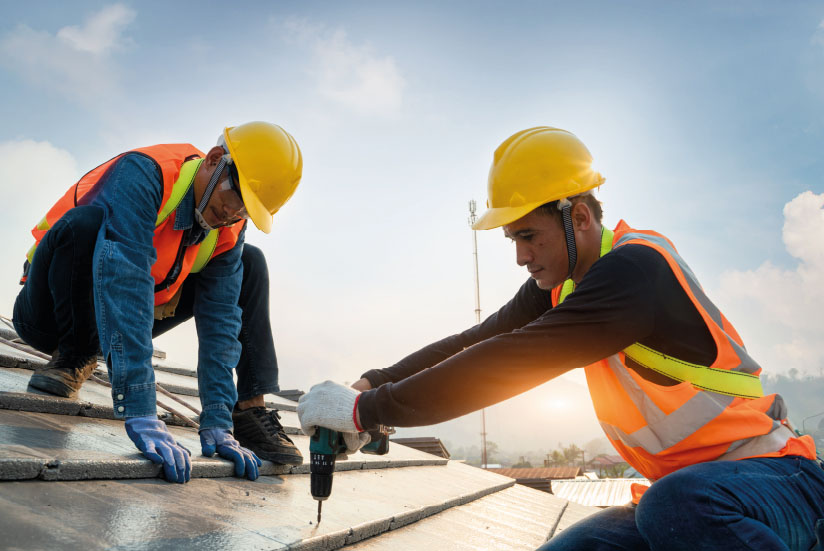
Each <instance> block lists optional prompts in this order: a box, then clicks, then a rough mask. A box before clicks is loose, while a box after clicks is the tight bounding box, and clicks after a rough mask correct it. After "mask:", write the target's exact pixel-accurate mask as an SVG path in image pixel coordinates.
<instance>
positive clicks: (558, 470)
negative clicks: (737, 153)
mask: <svg viewBox="0 0 824 551" xmlns="http://www.w3.org/2000/svg"><path fill="white" fill-rule="evenodd" d="M487 470H488V471H490V472H493V473H497V474H502V475H504V476H508V477H509V478H514V479H516V480H519V479H522V478H524V479H535V478H544V479H550V480H557V479H563V478H575V477H576V476H578V475H580V474H581V467H532V468H518V469H513V468H504V469H487Z"/></svg>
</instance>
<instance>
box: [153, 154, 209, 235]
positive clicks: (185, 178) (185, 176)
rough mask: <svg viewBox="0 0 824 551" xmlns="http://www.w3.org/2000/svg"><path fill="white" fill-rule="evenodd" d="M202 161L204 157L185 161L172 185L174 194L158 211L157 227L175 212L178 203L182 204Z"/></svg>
mask: <svg viewBox="0 0 824 551" xmlns="http://www.w3.org/2000/svg"><path fill="white" fill-rule="evenodd" d="M202 162H203V159H192V160H191V161H186V162H185V163H183V166H181V167H180V176H178V177H177V181H176V182H175V184H174V186H172V194H171V195H170V196H169V199H168V200H167V201H166V202H165V203H163V206H162V208H161V209H160V212H158V213H157V220H156V221H155V227H157V226H159V225H160V224H162V223H163V222H164V221H165V220H166V219H167V218H168V217H169V215H170V214H172V212H174V210H175V209H176V208H177V207H178V205H180V202H181V201H183V197H184V196H185V195H186V192H187V191H189V188H190V187H192V184H193V183H194V181H195V174H197V169H198V168H200V163H202Z"/></svg>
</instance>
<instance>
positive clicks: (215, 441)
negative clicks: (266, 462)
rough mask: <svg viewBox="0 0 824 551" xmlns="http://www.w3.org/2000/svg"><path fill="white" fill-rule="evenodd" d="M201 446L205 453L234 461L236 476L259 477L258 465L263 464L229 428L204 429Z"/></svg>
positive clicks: (207, 455) (201, 433)
mask: <svg viewBox="0 0 824 551" xmlns="http://www.w3.org/2000/svg"><path fill="white" fill-rule="evenodd" d="M200 447H201V451H202V452H203V455H205V456H206V457H212V456H213V455H214V454H215V450H217V454H218V455H219V456H220V457H222V458H223V459H228V460H230V461H234V463H235V476H243V475H244V474H245V475H246V478H248V479H249V480H255V479H257V477H258V473H259V472H260V471H259V470H258V467H260V466H261V465H262V463H261V461H260V459H258V456H256V455H255V454H254V452H252V451H250V450H247V449H246V448H244V447H242V446H241V445H240V444H239V443H238V441H237V440H235V437H234V436H232V433H231V432H230V431H229V430H228V429H203V430H202V431H200Z"/></svg>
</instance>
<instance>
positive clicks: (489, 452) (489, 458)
mask: <svg viewBox="0 0 824 551" xmlns="http://www.w3.org/2000/svg"><path fill="white" fill-rule="evenodd" d="M498 451H499V450H498V444H496V443H495V442H493V441H492V440H487V441H486V462H487V463H497V461H496V460H495V456H496V455H497V454H498Z"/></svg>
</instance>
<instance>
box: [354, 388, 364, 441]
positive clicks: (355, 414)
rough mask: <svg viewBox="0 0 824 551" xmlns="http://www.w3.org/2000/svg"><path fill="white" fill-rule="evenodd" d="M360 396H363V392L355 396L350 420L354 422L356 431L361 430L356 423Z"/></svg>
mask: <svg viewBox="0 0 824 551" xmlns="http://www.w3.org/2000/svg"><path fill="white" fill-rule="evenodd" d="M361 396H363V394H361V393H358V395H357V397H356V398H355V407H353V408H352V422H353V423H354V424H355V428H356V429H357V430H358V432H363V427H361V426H360V425H359V424H358V402H359V401H360V397H361Z"/></svg>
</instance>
